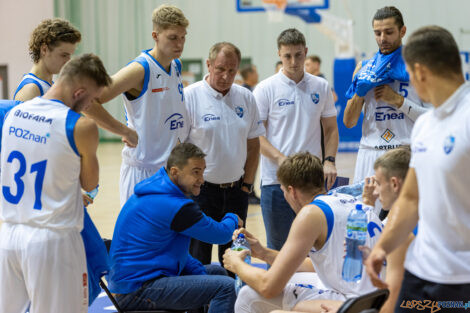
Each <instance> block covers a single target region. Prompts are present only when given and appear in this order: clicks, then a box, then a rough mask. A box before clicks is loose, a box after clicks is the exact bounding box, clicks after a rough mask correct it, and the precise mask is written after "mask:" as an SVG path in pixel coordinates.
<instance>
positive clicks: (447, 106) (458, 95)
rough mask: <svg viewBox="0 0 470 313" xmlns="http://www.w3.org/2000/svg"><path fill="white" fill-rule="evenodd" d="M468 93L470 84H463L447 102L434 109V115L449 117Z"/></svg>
mask: <svg viewBox="0 0 470 313" xmlns="http://www.w3.org/2000/svg"><path fill="white" fill-rule="evenodd" d="M469 93H470V83H463V84H462V85H461V86H460V87H459V88H458V89H457V90H456V91H455V92H454V93H453V94H452V95H451V96H450V97H449V98H447V100H446V101H445V102H444V103H443V104H441V105H440V106H439V107H437V108H435V109H434V115H435V116H436V117H438V118H445V117H447V116H448V115H450V114H451V113H452V112H453V111H454V110H455V109H456V107H457V106H458V105H459V103H460V102H461V100H462V98H464V97H465V96H466V95H467V94H469Z"/></svg>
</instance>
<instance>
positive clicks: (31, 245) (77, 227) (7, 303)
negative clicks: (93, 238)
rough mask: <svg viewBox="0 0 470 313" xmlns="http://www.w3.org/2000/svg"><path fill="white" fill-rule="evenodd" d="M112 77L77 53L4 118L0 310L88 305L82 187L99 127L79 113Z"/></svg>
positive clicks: (93, 182) (94, 171)
mask: <svg viewBox="0 0 470 313" xmlns="http://www.w3.org/2000/svg"><path fill="white" fill-rule="evenodd" d="M110 81H111V79H110V77H109V76H108V74H107V73H106V70H105V69H104V66H103V64H102V63H101V61H100V59H99V58H98V57H97V56H95V55H92V54H85V55H82V56H80V57H78V58H75V59H72V60H71V61H69V62H68V63H67V64H66V65H65V66H64V67H63V69H62V71H61V74H60V76H59V79H58V81H57V82H56V83H55V84H54V85H53V86H52V87H51V89H49V90H48V91H47V92H46V94H45V95H44V96H43V97H36V98H34V99H33V100H30V101H27V102H24V103H22V104H19V105H18V106H16V107H15V108H13V109H12V110H11V111H10V112H9V114H8V116H7V117H6V119H5V123H4V126H3V132H2V140H3V144H2V151H1V172H2V175H1V185H2V197H1V209H0V218H1V220H3V222H4V223H3V224H2V227H1V229H0V312H25V310H26V309H27V308H28V306H30V311H31V312H35V313H38V312H40V313H46V312H47V313H49V312H77V313H78V312H80V313H82V312H87V306H88V286H87V284H88V279H87V269H86V260H85V251H84V247H83V242H82V238H81V236H80V231H81V230H82V228H83V212H84V211H83V204H82V195H81V189H82V188H83V189H84V190H85V191H91V190H93V189H94V188H95V187H96V186H97V184H98V171H99V169H98V159H97V156H96V149H97V146H98V129H97V127H96V125H95V123H94V122H93V121H91V120H90V119H88V118H85V117H81V116H80V114H79V113H80V112H81V111H82V110H83V109H85V108H86V107H87V106H89V105H91V103H92V100H93V99H95V98H97V97H98V96H99V94H100V92H101V91H102V90H103V87H104V86H106V85H108V84H109V83H110Z"/></svg>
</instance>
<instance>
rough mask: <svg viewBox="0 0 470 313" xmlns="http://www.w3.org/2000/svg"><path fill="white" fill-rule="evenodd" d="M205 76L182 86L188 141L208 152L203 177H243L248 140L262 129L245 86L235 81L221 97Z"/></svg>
mask: <svg viewBox="0 0 470 313" xmlns="http://www.w3.org/2000/svg"><path fill="white" fill-rule="evenodd" d="M207 77H208V75H206V76H205V77H204V79H203V80H202V81H199V82H197V83H194V84H192V85H190V86H188V87H186V88H185V89H184V96H185V100H186V101H185V103H186V108H187V111H188V115H189V120H190V131H189V136H188V140H187V141H188V142H191V143H193V144H195V145H197V146H198V147H199V148H201V149H202V151H204V153H205V154H207V156H206V171H205V172H204V179H205V180H207V181H208V182H211V183H214V184H223V183H228V182H233V181H236V180H238V179H240V177H242V176H243V174H244V173H245V171H244V167H245V163H246V157H247V140H248V139H253V138H256V137H259V136H262V135H264V133H265V132H264V126H263V123H262V122H261V121H260V119H259V114H258V109H257V108H256V103H255V98H254V97H253V95H252V94H251V92H250V91H249V90H248V89H246V88H245V87H242V86H239V85H235V84H234V85H232V87H231V88H230V91H229V92H228V93H227V94H226V95H225V96H223V95H222V94H221V93H219V92H218V91H216V90H215V89H213V88H212V87H211V86H210V85H209V84H208V83H207V81H206V78H207Z"/></svg>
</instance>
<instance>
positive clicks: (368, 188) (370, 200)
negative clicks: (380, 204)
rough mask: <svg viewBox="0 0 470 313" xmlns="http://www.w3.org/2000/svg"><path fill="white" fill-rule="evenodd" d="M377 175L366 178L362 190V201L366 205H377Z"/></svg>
mask: <svg viewBox="0 0 470 313" xmlns="http://www.w3.org/2000/svg"><path fill="white" fill-rule="evenodd" d="M375 187H376V182H375V177H374V176H371V177H366V178H365V179H364V189H363V190H362V203H364V204H365V205H370V206H375V201H376V200H377V198H378V197H379V195H378V194H377V193H376V192H375Z"/></svg>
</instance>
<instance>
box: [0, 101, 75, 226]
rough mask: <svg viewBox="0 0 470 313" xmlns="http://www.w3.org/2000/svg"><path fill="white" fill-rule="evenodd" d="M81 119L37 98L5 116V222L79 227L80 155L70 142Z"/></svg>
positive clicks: (55, 103)
mask: <svg viewBox="0 0 470 313" xmlns="http://www.w3.org/2000/svg"><path fill="white" fill-rule="evenodd" d="M79 118H80V115H79V114H78V113H76V112H74V111H72V110H71V109H70V108H69V107H67V106H66V105H65V104H64V103H63V102H61V101H58V100H48V99H43V98H41V97H37V98H35V99H33V100H30V101H27V102H25V103H22V104H20V105H18V106H16V107H14V108H13V109H12V110H11V111H10V112H9V113H8V115H7V117H6V119H5V123H4V125H3V130H2V148H1V185H2V186H1V187H2V199H1V203H2V205H1V208H0V218H1V219H2V220H3V221H5V222H7V223H21V224H28V225H31V226H36V227H48V228H53V229H71V228H76V229H77V230H79V231H80V230H81V229H82V228H83V202H82V201H83V200H82V195H81V185H80V156H79V154H78V150H77V147H76V145H75V141H74V137H73V131H74V128H75V124H76V123H77V120H78V119H79Z"/></svg>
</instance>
